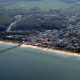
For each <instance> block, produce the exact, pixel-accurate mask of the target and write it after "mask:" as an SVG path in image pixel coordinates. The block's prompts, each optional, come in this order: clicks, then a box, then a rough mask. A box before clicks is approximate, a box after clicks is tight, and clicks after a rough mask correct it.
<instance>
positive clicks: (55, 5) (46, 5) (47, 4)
mask: <svg viewBox="0 0 80 80" xmlns="http://www.w3.org/2000/svg"><path fill="white" fill-rule="evenodd" d="M70 6H72V4H66V3H65V2H61V1H57V0H52V1H50V0H49V1H48V0H44V1H36V2H35V1H26V2H17V3H15V4H11V5H9V6H6V7H5V9H29V8H32V7H40V8H41V9H45V10H48V9H63V8H68V7H70Z"/></svg>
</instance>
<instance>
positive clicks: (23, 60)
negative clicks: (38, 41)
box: [0, 44, 80, 80]
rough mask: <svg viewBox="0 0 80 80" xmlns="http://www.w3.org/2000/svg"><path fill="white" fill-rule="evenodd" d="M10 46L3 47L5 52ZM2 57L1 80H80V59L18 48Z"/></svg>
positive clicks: (0, 47)
mask: <svg viewBox="0 0 80 80" xmlns="http://www.w3.org/2000/svg"><path fill="white" fill-rule="evenodd" d="M7 47H10V46H9V45H1V44H0V50H3V49H5V48H7ZM3 54H4V55H0V80H80V58H77V57H74V58H73V57H65V56H58V55H54V54H53V53H50V52H44V51H41V50H37V49H31V48H16V49H13V50H11V51H8V52H5V53H3Z"/></svg>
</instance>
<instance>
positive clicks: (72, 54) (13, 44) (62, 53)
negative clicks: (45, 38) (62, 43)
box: [0, 41, 80, 57]
mask: <svg viewBox="0 0 80 80" xmlns="http://www.w3.org/2000/svg"><path fill="white" fill-rule="evenodd" d="M0 44H6V45H12V46H15V45H18V44H19V43H17V42H10V41H0ZM20 47H23V48H33V49H37V50H42V51H46V52H52V53H53V54H56V55H60V56H69V57H80V55H79V53H75V52H68V51H63V50H56V49H50V48H44V47H38V46H33V45H26V44H22V45H21V46H20Z"/></svg>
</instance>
